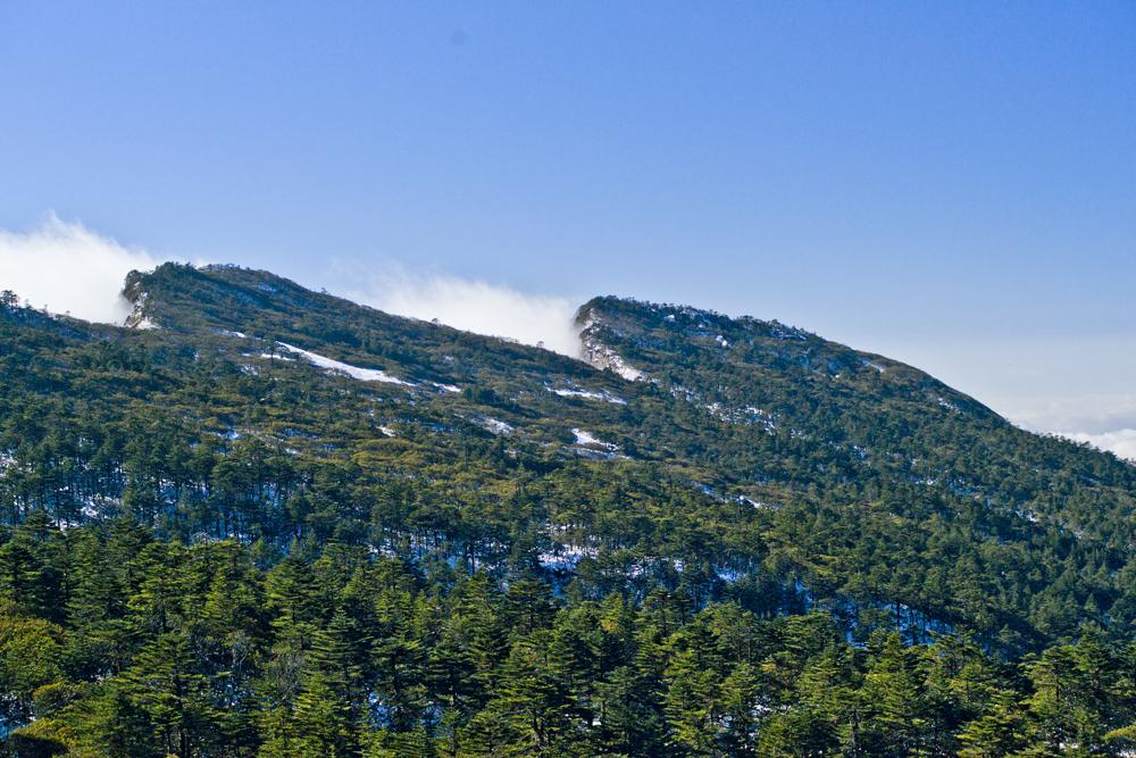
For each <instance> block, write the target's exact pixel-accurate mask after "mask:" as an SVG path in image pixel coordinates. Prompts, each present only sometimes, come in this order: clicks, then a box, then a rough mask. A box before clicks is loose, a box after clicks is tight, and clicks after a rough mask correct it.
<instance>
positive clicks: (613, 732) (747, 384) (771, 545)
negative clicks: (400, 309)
mask: <svg viewBox="0 0 1136 758" xmlns="http://www.w3.org/2000/svg"><path fill="white" fill-rule="evenodd" d="M124 296H125V297H127V298H128V300H129V301H130V302H131V303H132V305H133V308H134V312H133V314H132V315H131V317H130V318H129V319H128V321H127V326H125V327H115V326H108V325H99V324H90V323H86V322H82V321H78V320H75V319H70V318H67V317H61V316H51V315H48V314H46V313H44V312H42V311H39V310H36V309H35V308H34V307H31V306H29V305H28V304H24V303H22V302H21V301H20V299H19V298H18V297H17V296H16V295H15V294H13V293H6V294H5V296H4V298H3V302H2V303H0V523H2V527H0V735H2V736H3V749H4V750H5V751H6V752H7V754H9V755H14V756H49V755H75V756H168V755H177V756H182V757H183V758H188V757H189V756H307V755H312V756H388V755H389V756H414V755H423V756H434V755H438V756H477V755H485V756H499V755H543V756H594V755H611V756H654V755H676V756H733V755H754V756H758V755H760V756H777V755H863V756H876V755H885V756H901V755H968V756H1001V755H1031V756H1042V755H1125V754H1132V751H1134V750H1136V553H1134V544H1136V543H1134V537H1136V534H1134V531H1136V522H1134V521H1133V511H1134V509H1136V467H1134V466H1132V465H1131V464H1129V463H1126V462H1123V461H1121V460H1119V459H1117V458H1116V457H1115V456H1112V455H1110V454H1106V453H1101V452H1098V451H1095V450H1092V449H1090V448H1088V447H1087V446H1084V445H1076V444H1073V443H1071V442H1069V441H1066V440H1061V439H1057V438H1053V437H1042V436H1037V435H1034V434H1031V433H1028V432H1025V431H1023V430H1021V429H1018V428H1016V427H1014V426H1012V425H1011V424H1009V423H1008V422H1006V421H1005V420H1004V419H1002V418H1000V417H999V416H998V415H997V414H995V413H994V412H993V411H991V410H989V409H988V408H986V407H985V406H983V405H981V404H980V403H978V402H977V401H975V400H974V399H972V398H969V397H967V396H966V395H963V394H961V393H959V392H958V391H956V390H954V389H952V388H950V387H947V386H945V385H943V384H942V383H940V382H938V381H937V380H935V379H934V378H932V377H930V376H928V375H927V374H925V373H923V372H920V371H918V370H917V369H914V368H912V367H910V366H906V365H904V364H902V363H898V362H896V361H892V360H889V359H888V358H886V357H883V356H878V355H871V354H867V353H862V352H858V351H856V350H853V349H851V348H848V347H845V346H842V345H838V344H835V343H832V342H828V341H826V340H823V339H821V338H820V337H818V336H816V335H813V334H811V333H809V332H806V331H803V330H801V329H798V328H795V327H790V326H786V325H784V324H780V323H778V322H776V321H759V320H756V319H751V318H742V319H731V318H727V317H725V316H722V315H720V314H717V313H714V312H711V311H704V310H697V309H694V308H689V307H685V306H672V305H654V304H649V303H642V302H636V301H631V300H622V299H616V298H610V297H605V298H596V299H594V300H592V301H590V302H589V303H586V304H585V305H584V306H582V307H581V309H580V311H579V316H578V323H577V326H578V328H579V329H580V339H581V358H582V359H581V360H577V359H573V358H569V357H566V356H561V355H557V354H555V353H551V352H548V351H544V350H540V349H537V348H531V347H527V346H524V345H520V344H516V343H513V342H509V341H507V340H501V339H495V338H491V337H483V336H478V335H473V334H469V333H465V332H460V331H456V330H453V329H449V328H447V327H444V326H440V325H437V324H432V323H428V322H422V321H415V320H410V319H402V318H397V317H393V316H389V315H387V314H384V313H381V312H379V311H375V310H372V309H369V308H365V307H362V306H357V305H354V304H352V303H349V302H347V301H344V300H340V299H337V298H334V297H331V296H330V295H327V294H325V293H317V292H311V291H308V290H306V289H304V288H302V287H299V286H298V285H296V284H294V283H292V282H289V281H287V280H284V279H281V278H278V277H275V276H273V275H271V274H268V273H266V272H258V271H249V270H245V269H239V268H233V267H205V268H193V267H189V266H181V265H174V264H166V265H164V266H162V267H159V268H158V269H157V270H156V271H155V272H153V273H149V274H132V275H131V276H130V277H129V278H128V280H127V282H126V286H125V291H124Z"/></svg>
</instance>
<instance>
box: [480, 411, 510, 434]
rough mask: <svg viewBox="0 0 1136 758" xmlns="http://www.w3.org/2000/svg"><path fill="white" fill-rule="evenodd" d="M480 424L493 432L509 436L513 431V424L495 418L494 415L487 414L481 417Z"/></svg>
mask: <svg viewBox="0 0 1136 758" xmlns="http://www.w3.org/2000/svg"><path fill="white" fill-rule="evenodd" d="M478 424H479V425H480V426H481V427H482V428H484V429H485V430H486V431H488V432H490V433H492V434H497V435H504V436H508V435H510V434H512V433H513V425H512V424H507V423H505V422H504V421H501V420H500V419H496V418H493V417H492V416H486V417H484V418H482V419H480V420H479V421H478Z"/></svg>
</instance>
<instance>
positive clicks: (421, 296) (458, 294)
mask: <svg viewBox="0 0 1136 758" xmlns="http://www.w3.org/2000/svg"><path fill="white" fill-rule="evenodd" d="M370 277H371V279H370V281H369V283H368V284H367V285H366V286H364V287H363V288H361V289H356V290H355V291H352V292H349V293H348V295H347V296H348V297H349V298H350V299H352V300H355V301H356V302H360V303H365V304H367V305H370V306H373V307H375V308H378V309H379V310H382V311H386V312H387V313H394V314H397V315H399V316H410V317H413V318H419V319H423V320H427V321H429V320H432V319H437V320H438V321H439V322H441V323H443V324H446V325H447V326H452V327H455V328H457V329H462V330H465V331H468V332H476V333H478V334H487V335H491V336H495V337H507V338H509V339H513V340H517V341H518V342H523V343H525V344H528V345H542V346H543V347H545V348H547V349H549V350H553V351H555V352H557V353H561V354H563V355H568V356H571V357H573V358H575V357H578V356H579V353H580V346H579V338H578V334H577V330H576V328H575V326H574V324H573V320H574V318H575V315H576V304H575V303H574V301H573V300H571V299H570V298H567V297H560V296H555V295H534V294H528V293H524V292H519V291H517V290H515V289H512V288H511V287H506V286H502V285H498V284H490V283H488V282H484V281H475V280H469V279H461V278H457V277H453V276H447V275H422V274H413V273H410V272H407V271H405V270H402V269H392V270H390V271H387V272H382V273H378V274H371V275H370Z"/></svg>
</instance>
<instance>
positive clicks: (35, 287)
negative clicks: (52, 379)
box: [0, 213, 159, 323]
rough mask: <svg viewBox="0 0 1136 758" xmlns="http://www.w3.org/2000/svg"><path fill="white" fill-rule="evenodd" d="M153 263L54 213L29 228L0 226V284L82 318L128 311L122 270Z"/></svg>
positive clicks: (116, 317) (108, 317)
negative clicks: (122, 293) (1, 227)
mask: <svg viewBox="0 0 1136 758" xmlns="http://www.w3.org/2000/svg"><path fill="white" fill-rule="evenodd" d="M158 263H159V261H158V260H157V259H155V258H153V257H151V256H150V255H149V254H147V253H146V252H145V251H143V250H138V249H132V248H128V247H124V246H123V245H120V244H119V243H117V242H115V241H114V240H112V239H109V238H107V237H103V236H101V235H99V234H96V233H95V232H92V231H91V230H89V229H87V228H86V227H85V226H83V225H82V224H80V223H77V222H76V223H68V222H65V221H61V220H60V219H59V218H58V217H57V216H56V215H55V214H54V213H51V214H48V216H47V217H46V218H45V219H44V221H43V222H42V223H41V224H40V225H39V226H38V227H36V228H34V229H32V230H30V231H26V232H15V231H10V230H7V229H0V289H9V290H12V291H14V292H15V293H16V294H17V295H19V296H20V297H21V298H23V299H24V300H27V301H29V302H30V303H31V304H32V305H33V306H35V307H37V308H42V307H46V308H47V309H48V310H50V311H52V312H53V313H67V312H69V313H70V314H71V315H72V316H75V317H76V318H81V319H85V320H87V321H103V322H113V323H121V322H122V320H123V319H124V318H126V316H127V315H128V314H129V312H130V305H129V304H128V303H127V302H126V300H125V299H124V298H123V297H122V296H121V291H122V284H123V280H124V279H125V278H126V274H127V273H128V272H130V271H131V270H132V269H139V270H145V269H151V268H154V267H155V266H156V265H158Z"/></svg>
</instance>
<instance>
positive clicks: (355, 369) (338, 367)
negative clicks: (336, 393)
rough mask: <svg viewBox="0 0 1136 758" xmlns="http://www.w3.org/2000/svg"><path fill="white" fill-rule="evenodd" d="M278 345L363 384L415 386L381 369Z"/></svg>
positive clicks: (282, 344)
mask: <svg viewBox="0 0 1136 758" xmlns="http://www.w3.org/2000/svg"><path fill="white" fill-rule="evenodd" d="M276 344H277V345H279V346H280V347H282V348H284V349H285V350H287V351H288V352H290V353H295V354H296V355H299V356H302V357H303V358H305V359H306V360H307V361H308V362H309V363H311V364H312V365H313V366H318V367H319V368H322V369H325V370H326V371H333V372H335V373H338V374H346V375H347V376H350V377H351V378H353V379H358V380H359V381H361V382H384V383H386V384H400V385H402V386H404V387H414V386H415V385H414V384H413V383H412V382H405V381H403V380H402V379H399V378H397V377H394V376H391V375H390V374H388V373H387V372H385V371H380V370H379V369H374V368H360V367H359V366H352V365H351V364H350V363H343V362H342V361H337V360H335V359H334V358H328V357H326V356H323V355H320V354H319V353H313V352H311V351H310V350H304V349H303V348H299V347H296V346H295V345H289V344H287V343H286V342H278V343H276Z"/></svg>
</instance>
